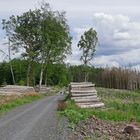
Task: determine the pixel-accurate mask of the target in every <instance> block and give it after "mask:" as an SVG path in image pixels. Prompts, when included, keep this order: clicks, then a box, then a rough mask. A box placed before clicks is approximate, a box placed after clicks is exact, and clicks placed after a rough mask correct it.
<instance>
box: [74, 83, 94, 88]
mask: <svg viewBox="0 0 140 140" xmlns="http://www.w3.org/2000/svg"><path fill="white" fill-rule="evenodd" d="M78 87H79V88H80V87H82V88H84V87H95V85H94V84H80V85H71V88H78Z"/></svg>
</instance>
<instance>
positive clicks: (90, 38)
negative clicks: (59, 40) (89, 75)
mask: <svg viewBox="0 0 140 140" xmlns="http://www.w3.org/2000/svg"><path fill="white" fill-rule="evenodd" d="M97 42H98V37H97V32H96V31H95V30H94V29H93V28H90V29H89V30H88V31H85V32H84V35H82V36H81V40H80V41H79V43H78V47H79V48H80V50H82V53H83V54H82V56H81V60H82V61H83V62H84V65H87V64H88V62H89V61H90V60H91V59H92V58H93V56H94V53H95V47H96V45H97Z"/></svg>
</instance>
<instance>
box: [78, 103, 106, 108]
mask: <svg viewBox="0 0 140 140" xmlns="http://www.w3.org/2000/svg"><path fill="white" fill-rule="evenodd" d="M76 105H77V106H79V107H80V108H100V107H104V103H101V102H100V103H92V104H91V103H90V104H85V103H83V104H82V103H76Z"/></svg>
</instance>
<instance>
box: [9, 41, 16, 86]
mask: <svg viewBox="0 0 140 140" xmlns="http://www.w3.org/2000/svg"><path fill="white" fill-rule="evenodd" d="M8 52H9V64H10V71H11V75H12V80H13V84H14V85H15V76H14V72H13V67H12V63H11V47H10V40H9V46H8Z"/></svg>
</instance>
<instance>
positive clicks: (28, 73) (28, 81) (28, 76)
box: [27, 61, 31, 86]
mask: <svg viewBox="0 0 140 140" xmlns="http://www.w3.org/2000/svg"><path fill="white" fill-rule="evenodd" d="M30 70H31V63H30V61H29V64H28V70H27V86H29V83H30Z"/></svg>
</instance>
